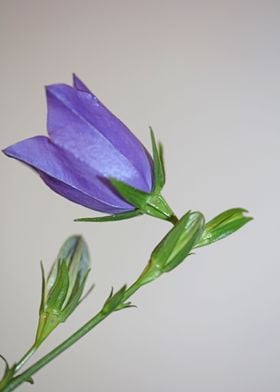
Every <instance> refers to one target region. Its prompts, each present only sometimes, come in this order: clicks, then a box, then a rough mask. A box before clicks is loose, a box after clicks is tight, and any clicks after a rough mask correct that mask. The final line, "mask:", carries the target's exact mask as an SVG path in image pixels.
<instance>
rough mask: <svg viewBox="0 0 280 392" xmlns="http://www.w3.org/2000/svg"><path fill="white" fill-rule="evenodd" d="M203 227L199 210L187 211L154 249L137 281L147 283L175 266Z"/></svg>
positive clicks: (192, 245)
mask: <svg viewBox="0 0 280 392" xmlns="http://www.w3.org/2000/svg"><path fill="white" fill-rule="evenodd" d="M203 229H204V217H203V215H202V214H201V213H200V212H190V211H189V212H187V213H186V214H185V215H184V216H183V217H182V218H181V219H180V220H179V221H178V223H176V225H175V226H174V227H173V228H172V229H171V230H170V231H169V232H168V233H167V235H166V236H165V237H164V238H163V240H162V241H161V242H160V243H159V244H158V245H157V247H156V248H155V249H154V251H153V253H152V255H151V258H150V261H149V263H148V265H147V267H146V268H145V270H144V271H143V273H142V274H141V276H140V278H139V282H140V283H141V284H145V283H148V282H150V281H152V280H154V279H156V278H157V277H159V276H160V275H161V274H162V273H163V272H169V271H171V270H172V269H174V268H176V267H177V266H178V265H179V264H180V263H182V261H184V259H185V258H186V257H187V256H188V255H189V254H190V252H191V250H192V248H193V247H194V246H195V244H196V242H197V241H198V240H199V238H200V236H201V234H202V232H203Z"/></svg>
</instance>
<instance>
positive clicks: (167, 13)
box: [0, 0, 280, 392]
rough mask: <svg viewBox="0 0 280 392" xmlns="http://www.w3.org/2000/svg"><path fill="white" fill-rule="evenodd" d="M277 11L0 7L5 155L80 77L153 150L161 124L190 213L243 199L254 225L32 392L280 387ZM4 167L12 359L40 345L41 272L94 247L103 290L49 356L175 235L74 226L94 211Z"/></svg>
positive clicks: (170, 4) (5, 313)
mask: <svg viewBox="0 0 280 392" xmlns="http://www.w3.org/2000/svg"><path fill="white" fill-rule="evenodd" d="M279 13H280V5H279V1H249V0H243V1H194V0H192V1H174V0H173V1H142V2H138V1H122V0H120V1H113V0H111V1H102V2H101V1H100V2H99V1H94V0H91V1H86V0H80V1H74V0H73V1H66V0H64V1H62V0H55V1H53V0H49V1H47V2H46V1H42V0H36V1H35V0H34V1H30V0H22V1H20V0H18V1H15V0H1V1H0V45H1V47H0V48H1V52H0V53H1V75H0V79H1V90H0V97H1V98H0V99H1V116H0V132H1V147H2V148H3V147H6V146H7V145H9V144H12V143H14V142H16V141H19V140H22V139H24V138H27V137H30V136H32V135H36V134H44V133H45V132H46V105H45V96H44V89H43V86H44V85H45V84H50V83H55V82H68V83H70V81H71V73H72V72H73V71H74V72H76V73H77V74H78V75H79V76H80V77H81V78H82V79H84V80H85V82H86V83H87V84H88V85H89V87H90V88H91V89H92V90H93V91H94V92H95V94H96V95H97V96H98V97H99V98H100V99H101V100H102V101H103V102H104V103H105V104H106V105H107V106H108V107H109V108H110V109H111V110H112V111H113V112H114V113H115V114H116V115H118V116H119V117H120V118H121V119H122V120H123V121H124V122H125V123H126V124H127V125H128V126H129V127H130V129H132V130H133V131H134V132H135V134H136V135H137V136H138V137H139V138H140V139H141V140H142V142H143V143H144V144H145V145H147V146H149V143H150V141H149V134H148V126H149V125H152V126H153V127H154V129H155V131H156V134H157V137H158V138H159V139H160V140H161V141H162V142H163V143H164V145H165V152H166V163H167V174H168V181H167V185H166V188H165V192H164V194H165V196H166V198H167V199H168V200H169V202H170V204H171V205H172V206H173V208H174V209H175V210H176V212H177V213H178V214H179V215H182V214H183V213H184V212H185V211H186V210H188V209H193V210H196V209H198V210H201V211H203V212H204V213H205V215H206V216H207V217H208V218H210V217H212V216H213V215H215V214H217V213H219V212H220V211H221V210H223V209H227V208H230V207H234V206H242V207H246V208H248V209H249V210H250V213H251V214H252V215H253V216H254V217H255V220H254V221H253V222H252V223H250V224H249V225H248V226H246V227H245V228H244V229H243V230H242V231H240V232H239V233H237V234H235V235H233V236H232V237H231V238H229V239H227V240H225V241H222V242H220V243H217V244H216V245H213V246H212V247H209V248H207V249H201V250H199V251H197V252H196V253H197V254H196V255H195V256H194V257H192V258H191V259H189V261H188V262H186V263H185V264H184V265H182V266H181V267H180V268H178V269H177V270H175V271H174V272H172V273H170V274H168V275H165V276H164V277H163V278H162V279H160V280H159V281H157V282H155V283H154V284H152V285H150V286H148V287H146V288H145V289H143V291H142V292H139V293H138V294H136V295H135V296H134V298H133V302H134V303H135V304H137V306H138V309H130V310H126V311H123V312H119V313H117V314H114V315H113V316H111V317H110V318H109V319H108V320H107V321H106V322H104V323H103V324H102V325H100V326H99V327H98V328H96V330H95V331H94V332H93V333H91V334H89V335H88V336H87V337H86V338H84V339H83V340H82V341H81V342H79V343H78V344H77V345H75V346H74V347H72V348H71V349H70V350H69V351H68V352H66V353H64V355H62V356H61V357H59V358H58V359H56V360H55V361H54V362H53V363H52V364H50V365H49V366H48V367H47V368H45V369H44V370H43V371H41V372H39V373H38V374H37V375H36V376H35V386H33V387H31V386H29V385H25V386H22V387H21V390H22V391H29V390H34V391H50V390H53V391H60V390H65V391H76V390H81V391H100V392H105V391H106V392H110V391H124V392H126V391H132V390H133V391H134V392H138V391H139V392H140V391H141V392H143V391H145V392H152V391H153V392H154V391H156V392H167V391H168V392H169V391H178V392H181V391H182V392H183V391H190V392H206V391H207V392H212V391H213V392H225V391H226V392H233V391H234V392H237V391H238V392H243V391H246V392H261V391H266V392H276V391H277V392H278V391H279V388H280V375H279V364H280V363H279V362H280V342H279V330H280V317H279V316H280V314H279V312H280V311H279V309H280V307H279V297H280V295H279V294H280V290H279V272H280V268H279V246H278V243H279V193H280V192H279V142H280V138H279V128H280V127H279V126H280V121H279V68H280V54H279V53H280V52H279V50H280V45H279V32H280V31H279V16H280V15H279ZM0 160H1V166H0V169H1V204H0V209H1V211H0V216H1V247H0V254H1V255H0V260H1V272H0V288H1V296H0V308H1V313H0V314H1V316H0V317H1V321H0V336H1V340H0V352H1V353H3V354H5V355H6V356H7V357H8V359H9V360H10V361H11V362H12V361H14V360H16V359H18V358H19V357H20V356H21V355H22V354H23V352H24V351H25V350H26V349H27V347H28V345H29V344H30V343H31V342H32V340H33V334H34V330H35V327H36V323H37V309H38V305H39V294H40V269H39V261H40V260H41V259H43V261H44V263H45V265H47V266H49V265H50V264H51V262H52V261H53V259H54V257H55V256H56V252H57V250H58V248H59V246H60V244H61V243H62V242H63V240H64V239H65V238H66V237H67V236H68V235H70V234H72V233H82V234H83V235H84V236H85V238H86V240H87V241H88V242H89V244H90V249H91V254H92V259H93V273H92V277H91V279H92V281H94V282H95V283H96V288H95V290H94V292H93V294H92V295H91V297H90V298H88V299H87V301H85V302H84V303H83V304H82V305H81V307H80V309H79V310H78V311H77V312H76V314H74V315H73V316H72V317H71V319H69V321H68V322H67V324H65V325H62V326H61V327H60V328H58V329H57V331H56V332H55V333H54V334H53V335H52V336H51V337H50V339H49V343H48V344H47V346H48V347H49V348H50V347H54V346H55V345H56V344H58V343H59V342H60V341H61V340H62V339H64V338H65V337H67V336H68V335H69V334H70V333H72V332H73V331H74V330H75V329H76V328H77V327H78V326H80V325H81V324H82V323H83V322H85V321H86V320H88V319H89V318H90V317H91V316H92V315H93V314H94V313H95V312H96V311H97V310H98V309H99V307H100V306H101V304H102V302H103V300H104V298H105V296H106V295H107V294H108V292H109V290H110V287H111V286H112V285H114V286H115V287H120V285H122V284H123V283H125V282H126V283H130V282H132V280H133V279H134V278H135V277H136V275H137V274H138V273H139V272H140V270H141V269H142V268H143V265H144V263H145V262H146V261H147V259H148V257H149V254H150V252H151V250H152V249H153V247H154V246H155V244H156V243H157V242H158V241H159V239H160V238H161V237H162V236H163V235H164V234H165V233H166V232H167V230H168V229H169V227H170V226H169V225H168V224H167V223H165V222H162V221H157V220H155V219H152V218H149V217H142V218H138V219H134V220H131V221H125V222H122V223H108V224H100V225H95V224H78V223H74V222H73V218H75V217H81V216H89V215H94V213H93V212H91V211H89V210H87V209H86V208H83V207H81V206H78V205H75V204H73V203H71V202H68V201H66V200H65V199H63V198H60V197H59V196H57V195H56V194H54V193H52V192H51V191H50V190H49V189H48V188H47V187H46V186H45V185H44V184H43V183H42V182H41V181H40V179H39V178H38V177H37V176H36V175H35V174H33V173H32V172H31V171H30V170H28V169H27V168H26V167H24V166H23V165H21V164H19V163H18V162H16V161H12V160H9V159H7V158H6V157H4V155H1V156H0ZM45 346H46V345H45ZM45 346H44V347H42V349H41V350H40V353H38V356H37V357H39V356H40V355H41V354H43V353H45V352H46V351H47V349H46V347H45Z"/></svg>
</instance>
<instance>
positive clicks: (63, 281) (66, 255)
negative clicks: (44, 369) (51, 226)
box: [35, 235, 90, 346]
mask: <svg viewBox="0 0 280 392" xmlns="http://www.w3.org/2000/svg"><path fill="white" fill-rule="evenodd" d="M89 265H90V256H89V251H88V247H87V245H86V243H85V241H84V240H83V238H82V237H81V236H76V235H75V236H71V237H69V238H68V239H67V240H66V241H65V243H64V244H63V246H62V247H61V249H60V251H59V253H58V256H57V259H56V260H55V262H54V264H53V266H52V268H51V271H50V273H49V276H48V278H47V280H45V276H44V270H43V267H42V298H41V305H40V314H39V324H38V329H37V335H36V341H35V345H36V346H39V345H40V344H41V343H42V341H43V340H45V339H46V337H47V336H48V335H49V334H50V333H51V332H52V331H53V330H54V329H55V328H56V327H57V326H58V325H59V324H60V323H61V322H64V321H65V320H66V319H67V318H68V317H69V316H70V314H71V313H72V312H73V311H74V310H75V309H76V307H77V306H78V305H79V303H80V301H81V296H82V294H83V290H84V287H85V283H86V279H87V277H88V273H89V271H90V267H89Z"/></svg>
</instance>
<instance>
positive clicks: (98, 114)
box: [3, 75, 173, 220]
mask: <svg viewBox="0 0 280 392" xmlns="http://www.w3.org/2000/svg"><path fill="white" fill-rule="evenodd" d="M46 95H47V117H48V118H47V129H48V134H49V136H48V137H47V136H41V135H40V136H35V137H31V138H29V139H25V140H23V141H20V142H18V143H16V144H13V145H11V146H10V147H8V148H6V149H4V150H3V152H4V153H5V154H6V155H7V156H9V157H12V158H15V159H18V160H20V161H22V162H24V163H25V164H27V165H29V166H31V167H32V168H33V169H34V170H35V171H36V172H37V173H38V174H39V175H40V177H41V178H42V180H43V181H44V182H45V183H46V184H47V185H48V186H49V187H50V188H51V189H52V190H54V191H55V192H57V193H58V194H60V195H61V196H64V197H66V198H67V199H69V200H71V201H73V202H75V203H78V204H81V205H83V206H85V207H88V208H90V209H92V210H96V211H101V212H105V213H109V214H113V215H114V216H115V215H117V217H118V216H119V217H120V218H119V219H123V218H126V217H130V216H135V215H138V214H141V213H148V214H150V215H156V216H157V214H158V213H157V212H156V213H155V214H154V211H152V212H151V211H149V209H146V210H145V206H143V204H147V203H148V204H149V201H150V198H149V196H150V195H151V194H153V200H152V201H151V203H150V204H156V210H157V211H161V209H162V208H163V209H166V210H165V211H163V212H162V216H158V217H159V218H162V219H169V218H170V216H172V215H173V213H172V211H171V210H170V208H169V207H168V206H167V204H166V203H165V202H163V201H162V200H163V199H162V197H161V196H160V197H159V200H158V197H156V199H157V200H156V203H155V201H154V198H155V197H154V190H155V188H156V183H155V182H156V178H155V165H154V162H153V159H152V158H151V156H150V154H149V153H148V151H147V150H146V149H145V147H144V146H143V145H142V144H141V143H140V141H139V140H138V139H137V138H136V137H135V136H134V135H133V134H132V133H131V131H130V130H129V129H128V128H127V127H126V126H125V125H124V124H123V123H122V122H121V121H120V120H119V119H118V118H117V117H116V116H115V115H114V114H112V113H111V112H110V111H109V110H108V109H107V108H106V107H105V106H104V105H103V104H102V103H101V102H100V101H99V100H98V98H97V97H96V96H95V95H94V94H92V93H91V91H90V90H89V89H88V88H87V87H86V86H85V85H84V84H83V82H82V81H81V80H80V79H78V78H77V76H75V75H74V76H73V86H69V85H66V84H53V85H50V86H48V87H47V88H46ZM153 142H154V140H153ZM153 147H156V146H153ZM156 149H157V148H156ZM157 152H158V151H157ZM159 155H161V154H160V153H158V157H159ZM158 163H160V164H162V159H161V161H159V162H158ZM161 171H162V172H163V169H162V170H161ZM161 180H162V179H161ZM113 181H115V183H113ZM123 184H124V185H126V186H127V187H128V190H129V191H131V190H132V191H135V190H136V193H137V191H139V195H140V196H139V197H140V199H141V200H140V201H139V200H138V199H139V198H137V197H136V199H135V198H134V199H133V200H132V201H131V198H130V197H126V196H127V195H126V194H127V188H126V190H123V189H121V187H122V185H123ZM162 186H163V183H162ZM162 186H161V187H162ZM158 188H159V187H158ZM130 193H131V192H130ZM137 195H138V194H137ZM137 195H136V196H137ZM143 195H144V196H145V197H144V196H143ZM147 195H148V196H147ZM157 195H159V192H157ZM143 198H144V199H145V202H144V203H143ZM146 199H149V200H148V201H147V200H146ZM146 202H147V203H146ZM162 204H164V205H166V206H162ZM159 214H160V213H159ZM106 218H107V219H105V220H110V219H108V218H110V217H106ZM116 219H118V218H116ZM91 220H94V219H91ZM97 220H100V218H97ZM170 220H171V219H170Z"/></svg>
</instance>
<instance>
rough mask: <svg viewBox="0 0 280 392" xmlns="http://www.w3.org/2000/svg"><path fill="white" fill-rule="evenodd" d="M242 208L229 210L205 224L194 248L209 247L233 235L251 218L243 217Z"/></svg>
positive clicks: (243, 211)
mask: <svg viewBox="0 0 280 392" xmlns="http://www.w3.org/2000/svg"><path fill="white" fill-rule="evenodd" d="M246 212H248V211H247V210H245V209H243V208H231V209H229V210H226V211H224V212H222V213H221V214H219V215H217V216H216V217H215V218H213V219H212V220H210V221H209V222H207V224H206V225H205V229H204V232H203V234H202V236H201V238H200V240H199V241H198V243H197V244H196V245H195V248H199V247H202V246H206V245H210V244H212V243H213V242H216V241H219V240H221V239H223V238H225V237H227V236H229V235H230V234H232V233H234V232H235V231H237V230H238V229H240V228H241V227H242V226H244V225H245V224H246V223H248V222H249V221H251V220H252V219H253V218H252V217H248V216H245V215H244V213H246Z"/></svg>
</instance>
